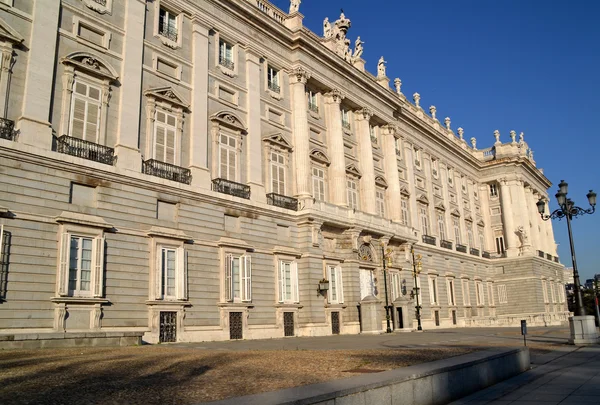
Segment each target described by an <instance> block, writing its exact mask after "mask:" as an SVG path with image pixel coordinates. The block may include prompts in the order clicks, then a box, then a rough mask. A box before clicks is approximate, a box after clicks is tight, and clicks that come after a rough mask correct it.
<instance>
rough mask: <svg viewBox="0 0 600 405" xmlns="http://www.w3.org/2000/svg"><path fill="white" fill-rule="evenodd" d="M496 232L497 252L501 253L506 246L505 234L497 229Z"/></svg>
mask: <svg viewBox="0 0 600 405" xmlns="http://www.w3.org/2000/svg"><path fill="white" fill-rule="evenodd" d="M494 233H495V239H496V253H498V254H499V255H501V254H504V252H505V250H506V248H505V246H504V236H503V235H502V231H501V230H497V231H495V232H494Z"/></svg>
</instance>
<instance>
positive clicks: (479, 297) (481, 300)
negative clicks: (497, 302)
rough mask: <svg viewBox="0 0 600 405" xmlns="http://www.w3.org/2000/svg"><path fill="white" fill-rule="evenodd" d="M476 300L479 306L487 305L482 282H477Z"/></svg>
mask: <svg viewBox="0 0 600 405" xmlns="http://www.w3.org/2000/svg"><path fill="white" fill-rule="evenodd" d="M475 298H476V300H477V305H483V304H485V299H484V296H483V283H482V282H481V281H477V282H476V283H475Z"/></svg>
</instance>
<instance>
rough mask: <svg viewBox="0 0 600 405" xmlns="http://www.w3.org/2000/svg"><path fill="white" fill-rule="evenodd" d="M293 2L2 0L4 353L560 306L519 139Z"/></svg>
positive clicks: (532, 172) (549, 246)
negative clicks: (414, 83)
mask: <svg viewBox="0 0 600 405" xmlns="http://www.w3.org/2000/svg"><path fill="white" fill-rule="evenodd" d="M306 1H309V0H306ZM299 3H300V2H299V1H292V2H291V5H290V10H289V12H285V11H283V10H280V9H278V8H277V7H275V6H273V5H272V4H270V3H269V2H268V1H266V0H193V1H192V0H153V1H146V0H121V1H116V0H60V1H45V0H0V43H1V52H2V59H1V69H0V93H1V94H0V111H1V113H2V118H0V138H1V139H0V187H1V193H0V224H1V227H2V232H1V233H0V235H1V236H2V237H1V239H0V241H1V247H2V249H1V254H2V255H1V257H0V260H1V267H0V270H1V273H0V276H1V278H0V347H35V346H43V345H51V344H52V341H57V340H60V341H61V342H63V344H64V345H68V344H69V342H72V343H73V344H130V343H135V342H136V341H139V338H140V337H143V340H144V341H147V342H150V343H156V342H171V341H178V342H190V341H203V340H225V339H257V338H275V337H284V336H323V335H331V334H340V333H341V334H358V333H380V332H384V331H385V330H386V328H387V325H386V302H387V305H388V308H387V309H388V310H389V312H388V313H389V318H390V325H391V328H392V329H393V330H395V331H410V330H414V329H415V328H416V327H417V311H416V307H417V302H418V305H419V306H420V308H419V309H420V311H419V312H420V319H421V323H422V325H423V328H424V329H433V328H448V327H470V326H503V325H506V326H515V325H518V324H519V322H520V320H521V319H526V320H527V321H528V323H529V324H530V325H550V324H561V323H565V322H567V318H568V315H569V313H568V311H567V307H566V303H565V293H564V287H563V281H564V280H563V279H564V274H563V265H562V264H560V262H559V259H558V257H557V253H556V244H555V241H554V236H553V231H552V226H551V223H550V221H542V220H541V219H540V216H539V214H538V213H537V208H536V205H535V203H536V202H537V201H538V199H539V198H542V199H546V200H547V199H548V194H547V190H548V188H549V187H550V186H551V183H550V181H549V180H548V179H547V178H546V177H545V176H544V174H543V172H542V171H541V170H540V169H538V168H537V167H536V162H535V161H534V159H533V152H532V151H531V149H530V146H529V145H528V144H527V142H526V141H525V139H524V135H523V134H522V133H521V134H520V135H517V133H516V132H515V131H511V133H510V136H509V135H508V134H506V135H504V136H501V134H500V132H498V131H495V132H494V131H493V128H492V129H491V130H490V133H489V134H486V135H485V137H486V139H490V144H491V143H492V141H493V140H494V139H495V142H494V143H493V145H492V146H491V147H486V148H484V149H478V147H477V143H476V139H475V138H470V139H469V140H468V141H467V140H466V139H463V138H464V131H463V129H462V128H457V129H456V131H455V130H454V129H453V128H452V126H451V121H450V118H445V119H443V122H442V123H440V120H439V119H438V118H437V117H436V109H435V107H434V106H432V107H430V108H428V109H427V111H424V109H423V108H422V106H420V101H421V100H420V96H419V94H417V93H415V94H414V95H412V96H411V97H410V99H411V100H410V101H409V99H408V98H407V97H406V96H405V95H404V94H403V93H402V82H401V81H400V79H395V80H391V81H390V79H389V78H388V77H387V67H386V62H385V60H384V58H381V59H380V60H379V62H378V63H377V75H372V74H371V73H369V72H368V71H366V70H365V61H364V60H363V59H362V51H363V42H362V41H361V40H360V38H359V37H358V36H355V37H353V40H352V41H351V40H350V38H349V34H350V33H351V29H350V27H351V21H350V19H349V18H347V17H346V16H345V15H344V14H342V15H341V16H340V17H339V18H337V19H335V18H332V19H331V22H330V20H329V19H326V20H325V21H324V24H323V28H324V29H323V32H322V33H314V32H311V31H310V30H308V29H307V28H305V27H304V26H303V15H302V14H301V11H302V10H301V6H300V5H299ZM351 45H352V46H351ZM373 63H375V61H373ZM497 124H504V123H497ZM492 134H493V136H492ZM502 138H504V139H502ZM413 253H414V257H413ZM384 266H385V267H384ZM386 293H387V296H386ZM69 339H70V340H69Z"/></svg>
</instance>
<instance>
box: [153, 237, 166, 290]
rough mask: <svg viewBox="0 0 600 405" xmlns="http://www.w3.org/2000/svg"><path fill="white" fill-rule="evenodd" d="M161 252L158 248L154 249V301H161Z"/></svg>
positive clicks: (161, 249)
mask: <svg viewBox="0 0 600 405" xmlns="http://www.w3.org/2000/svg"><path fill="white" fill-rule="evenodd" d="M163 251H164V249H163V248H161V247H160V246H157V247H156V268H155V274H154V299H157V300H159V299H162V286H163Z"/></svg>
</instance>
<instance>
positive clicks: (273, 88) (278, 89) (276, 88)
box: [268, 82, 281, 94]
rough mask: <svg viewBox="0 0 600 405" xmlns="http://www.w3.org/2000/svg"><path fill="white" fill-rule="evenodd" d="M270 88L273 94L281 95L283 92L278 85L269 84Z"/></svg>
mask: <svg viewBox="0 0 600 405" xmlns="http://www.w3.org/2000/svg"><path fill="white" fill-rule="evenodd" d="M268 87H269V90H271V91H272V92H273V93H277V94H279V93H280V92H281V87H279V85H278V84H277V83H274V82H269V83H268Z"/></svg>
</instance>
